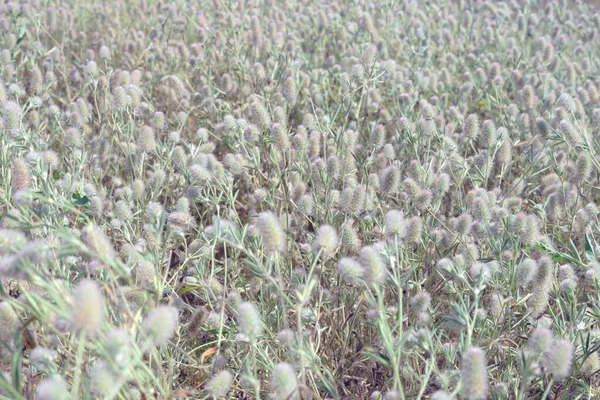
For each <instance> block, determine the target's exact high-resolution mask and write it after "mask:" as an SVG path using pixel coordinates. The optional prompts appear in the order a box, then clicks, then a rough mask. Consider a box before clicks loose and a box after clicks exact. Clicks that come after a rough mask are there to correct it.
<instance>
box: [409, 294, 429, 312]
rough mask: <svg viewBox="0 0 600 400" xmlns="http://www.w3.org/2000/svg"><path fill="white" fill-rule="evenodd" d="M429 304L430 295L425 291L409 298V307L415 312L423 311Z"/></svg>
mask: <svg viewBox="0 0 600 400" xmlns="http://www.w3.org/2000/svg"><path fill="white" fill-rule="evenodd" d="M429 304H431V295H430V294H429V293H427V292H419V293H417V294H416V295H414V296H413V297H412V299H410V307H411V308H412V310H413V312H414V313H415V314H418V313H421V312H424V311H426V310H427V307H429Z"/></svg>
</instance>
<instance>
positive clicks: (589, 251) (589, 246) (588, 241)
mask: <svg viewBox="0 0 600 400" xmlns="http://www.w3.org/2000/svg"><path fill="white" fill-rule="evenodd" d="M595 248H596V241H595V240H594V237H593V236H592V235H590V234H589V233H586V234H585V256H586V257H587V260H588V262H589V263H591V262H596V261H597V260H598V259H597V258H596V251H595V250H594V249H595Z"/></svg>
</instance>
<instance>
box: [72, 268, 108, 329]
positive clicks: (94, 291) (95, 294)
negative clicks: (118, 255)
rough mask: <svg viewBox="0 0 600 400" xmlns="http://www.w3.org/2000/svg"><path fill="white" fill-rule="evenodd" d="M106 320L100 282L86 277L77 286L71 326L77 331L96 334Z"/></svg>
mask: <svg viewBox="0 0 600 400" xmlns="http://www.w3.org/2000/svg"><path fill="white" fill-rule="evenodd" d="M102 322H104V296H103V295H102V291H101V290H100V287H99V286H98V284H97V283H96V282H94V281H92V280H90V279H84V280H83V281H81V283H79V286H77V290H76V292H75V297H74V298H73V312H72V315H71V326H72V328H73V329H74V330H75V331H82V332H86V333H87V334H88V335H95V334H96V333H97V332H98V331H99V330H100V328H102Z"/></svg>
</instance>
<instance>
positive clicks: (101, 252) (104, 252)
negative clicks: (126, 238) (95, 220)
mask: <svg viewBox="0 0 600 400" xmlns="http://www.w3.org/2000/svg"><path fill="white" fill-rule="evenodd" d="M81 240H82V241H83V243H84V244H85V245H86V246H87V247H88V249H89V250H91V251H92V252H93V253H94V255H97V256H101V257H103V258H107V259H113V258H114V256H115V250H114V249H113V246H112V243H111V242H110V239H108V237H107V236H106V235H105V234H104V231H103V230H102V229H100V228H99V227H98V226H96V225H87V226H86V227H85V228H83V230H82V232H81Z"/></svg>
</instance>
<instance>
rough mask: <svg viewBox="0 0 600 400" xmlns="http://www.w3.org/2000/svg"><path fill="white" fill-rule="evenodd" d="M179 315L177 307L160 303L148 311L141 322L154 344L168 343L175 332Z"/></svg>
mask: <svg viewBox="0 0 600 400" xmlns="http://www.w3.org/2000/svg"><path fill="white" fill-rule="evenodd" d="M178 319H179V316H178V312H177V309H176V308H175V307H172V306H167V305H160V306H158V307H156V308H155V309H153V310H152V311H150V313H149V314H148V315H147V316H146V318H145V319H144V322H143V323H142V327H143V330H144V332H145V334H146V335H147V336H148V338H149V339H150V340H151V341H152V342H153V343H154V344H155V345H156V346H162V345H165V344H167V343H168V341H169V340H170V339H171V338H172V337H173V335H174V333H175V328H177V322H178Z"/></svg>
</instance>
